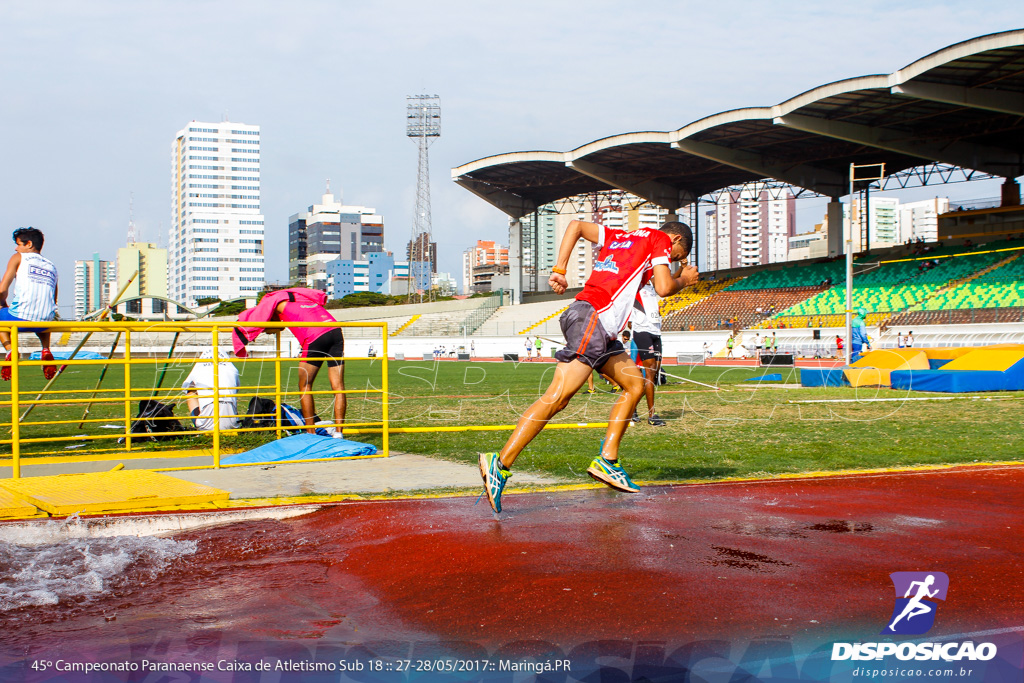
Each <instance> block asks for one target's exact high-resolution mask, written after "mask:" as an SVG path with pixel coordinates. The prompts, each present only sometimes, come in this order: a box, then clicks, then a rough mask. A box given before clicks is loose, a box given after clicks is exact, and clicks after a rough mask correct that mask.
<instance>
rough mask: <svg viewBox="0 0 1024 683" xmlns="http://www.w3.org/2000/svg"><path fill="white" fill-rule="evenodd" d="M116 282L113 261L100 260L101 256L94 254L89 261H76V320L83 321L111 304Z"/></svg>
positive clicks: (115, 268) (115, 269)
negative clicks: (113, 286) (112, 286)
mask: <svg viewBox="0 0 1024 683" xmlns="http://www.w3.org/2000/svg"><path fill="white" fill-rule="evenodd" d="M116 282H117V267H116V264H115V263H114V262H113V261H103V260H100V255H99V254H93V255H92V259H91V260H89V261H75V318H76V319H78V320H81V319H82V318H84V317H85V316H86V315H87V314H89V313H91V312H92V311H95V310H96V309H98V308H101V307H103V306H106V305H107V304H108V303H110V296H111V295H110V289H111V285H113V284H115V283H116ZM115 294H116V292H115Z"/></svg>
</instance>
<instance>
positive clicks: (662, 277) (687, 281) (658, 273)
mask: <svg viewBox="0 0 1024 683" xmlns="http://www.w3.org/2000/svg"><path fill="white" fill-rule="evenodd" d="M699 279H700V273H698V272H697V268H696V267H695V266H683V267H682V269H681V270H680V271H679V275H678V276H676V277H672V271H671V270H669V267H668V266H666V265H665V264H663V263H659V264H658V265H656V266H654V275H653V277H652V278H651V282H653V283H654V291H655V292H657V293H658V296H660V297H666V296H672V295H673V294H675V293H676V292H678V291H679V290H680V289H682V288H683V287H688V286H690V285H692V284H694V283H696V282H697V281H698V280H699Z"/></svg>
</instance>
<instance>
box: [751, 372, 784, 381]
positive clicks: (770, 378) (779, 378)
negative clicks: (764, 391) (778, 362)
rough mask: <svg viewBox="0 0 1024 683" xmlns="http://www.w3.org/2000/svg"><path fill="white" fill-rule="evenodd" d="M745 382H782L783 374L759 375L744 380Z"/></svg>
mask: <svg viewBox="0 0 1024 683" xmlns="http://www.w3.org/2000/svg"><path fill="white" fill-rule="evenodd" d="M743 381H744V382H781V381H782V375H781V374H779V373H775V374H774V375H758V376H757V377H751V378H750V379H745V380H743Z"/></svg>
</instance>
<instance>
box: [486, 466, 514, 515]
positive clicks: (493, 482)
mask: <svg viewBox="0 0 1024 683" xmlns="http://www.w3.org/2000/svg"><path fill="white" fill-rule="evenodd" d="M480 476H481V477H483V478H484V493H486V494H487V500H488V501H490V503H491V507H492V508H493V509H494V511H495V512H501V492H502V491H504V490H505V483H506V482H507V481H508V478H509V477H511V476H512V473H511V472H509V471H508V470H506V469H504V468H503V467H502V466H501V460H500V459H498V454H497V453H481V454H480Z"/></svg>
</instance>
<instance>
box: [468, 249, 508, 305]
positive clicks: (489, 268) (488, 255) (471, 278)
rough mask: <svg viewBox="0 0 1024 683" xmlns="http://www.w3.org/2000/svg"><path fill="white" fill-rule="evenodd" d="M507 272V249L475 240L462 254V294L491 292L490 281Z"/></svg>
mask: <svg viewBox="0 0 1024 683" xmlns="http://www.w3.org/2000/svg"><path fill="white" fill-rule="evenodd" d="M507 272H508V247H503V246H501V245H500V244H498V243H497V242H494V241H488V240H477V241H476V245H475V246H473V247H470V248H469V249H467V250H466V251H464V252H462V293H463V294H476V293H478V292H489V291H491V280H493V279H494V277H495V276H496V275H501V274H503V273H507Z"/></svg>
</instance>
